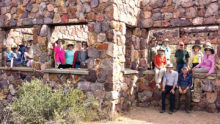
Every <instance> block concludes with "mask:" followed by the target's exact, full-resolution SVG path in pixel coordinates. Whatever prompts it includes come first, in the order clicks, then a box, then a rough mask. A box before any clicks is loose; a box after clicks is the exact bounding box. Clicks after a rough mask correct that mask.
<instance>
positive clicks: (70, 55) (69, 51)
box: [65, 41, 75, 68]
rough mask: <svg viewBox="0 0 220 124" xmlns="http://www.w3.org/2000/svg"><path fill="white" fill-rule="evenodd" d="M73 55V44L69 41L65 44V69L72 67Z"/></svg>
mask: <svg viewBox="0 0 220 124" xmlns="http://www.w3.org/2000/svg"><path fill="white" fill-rule="evenodd" d="M74 53H75V50H74V44H73V42H71V41H69V42H68V43H67V50H66V51H65V59H66V68H72V67H73V59H74Z"/></svg>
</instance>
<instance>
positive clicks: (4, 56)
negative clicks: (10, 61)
mask: <svg viewBox="0 0 220 124" xmlns="http://www.w3.org/2000/svg"><path fill="white" fill-rule="evenodd" d="M3 61H4V66H7V55H6V52H3Z"/></svg>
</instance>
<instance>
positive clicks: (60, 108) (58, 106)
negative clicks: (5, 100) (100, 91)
mask: <svg viewBox="0 0 220 124" xmlns="http://www.w3.org/2000/svg"><path fill="white" fill-rule="evenodd" d="M9 108H10V110H11V112H12V119H13V120H14V121H15V123H47V122H49V121H50V122H51V121H53V122H59V123H76V122H79V121H81V120H97V119H99V117H100V116H101V112H99V111H98V108H99V104H98V102H97V101H96V100H95V99H94V98H87V97H86V96H85V95H84V94H83V92H81V91H80V90H78V89H74V90H73V89H71V88H70V89H68V90H63V89H52V88H51V87H50V86H48V85H47V84H43V83H42V81H40V80H34V81H32V82H31V83H24V84H23V86H22V87H20V88H19V89H18V98H17V99H16V100H15V102H13V103H12V104H11V105H10V107H9Z"/></svg>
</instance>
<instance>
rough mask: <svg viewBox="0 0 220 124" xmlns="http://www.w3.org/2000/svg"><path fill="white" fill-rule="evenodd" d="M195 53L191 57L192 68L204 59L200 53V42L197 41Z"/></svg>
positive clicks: (194, 47) (194, 48)
mask: <svg viewBox="0 0 220 124" xmlns="http://www.w3.org/2000/svg"><path fill="white" fill-rule="evenodd" d="M192 49H193V51H192V54H191V56H190V64H192V68H194V67H196V66H197V65H198V64H199V63H201V62H202V59H203V53H202V52H201V51H200V50H201V46H200V41H199V40H196V41H195V45H194V46H193V47H192Z"/></svg>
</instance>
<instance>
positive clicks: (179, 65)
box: [176, 64, 182, 73]
mask: <svg viewBox="0 0 220 124" xmlns="http://www.w3.org/2000/svg"><path fill="white" fill-rule="evenodd" d="M176 68H177V71H178V73H181V69H182V64H177V67H176Z"/></svg>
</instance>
